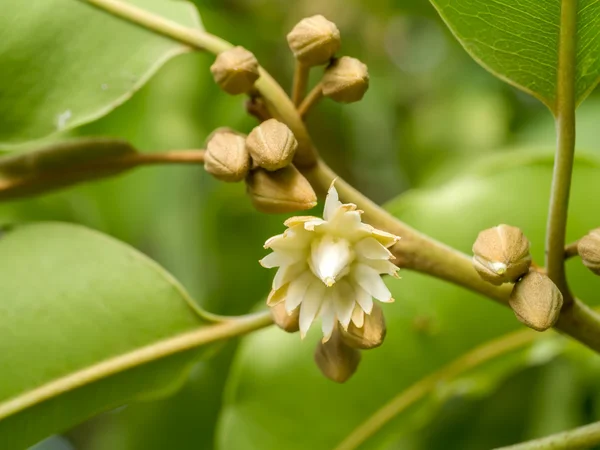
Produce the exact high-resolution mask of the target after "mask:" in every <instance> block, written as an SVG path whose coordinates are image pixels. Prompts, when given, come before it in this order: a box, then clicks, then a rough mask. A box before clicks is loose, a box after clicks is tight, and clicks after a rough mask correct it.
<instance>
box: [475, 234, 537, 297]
mask: <svg viewBox="0 0 600 450" xmlns="http://www.w3.org/2000/svg"><path fill="white" fill-rule="evenodd" d="M473 253H474V256H473V266H474V267H475V270H477V272H478V273H479V275H480V276H481V278H483V279H484V280H485V281H488V282H490V283H492V284H495V285H496V286H499V285H501V284H502V283H514V282H515V281H517V280H518V279H519V278H520V277H521V276H523V275H525V274H526V273H527V271H528V270H529V266H530V265H531V255H530V254H529V241H528V240H527V238H526V237H525V235H524V234H523V232H522V231H521V230H520V229H518V228H516V227H511V226H510V225H498V226H497V227H493V228H488V229H487V230H484V231H482V232H481V233H479V236H477V240H476V241H475V244H473Z"/></svg>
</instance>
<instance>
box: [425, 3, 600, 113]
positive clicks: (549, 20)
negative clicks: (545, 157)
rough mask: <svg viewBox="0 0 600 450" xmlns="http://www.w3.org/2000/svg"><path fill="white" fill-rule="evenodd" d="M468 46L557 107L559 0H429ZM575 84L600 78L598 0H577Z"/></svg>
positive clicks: (490, 66) (585, 90)
mask: <svg viewBox="0 0 600 450" xmlns="http://www.w3.org/2000/svg"><path fill="white" fill-rule="evenodd" d="M431 2H432V3H433V5H434V6H435V7H436V9H437V10H438V12H439V13H440V15H441V16H442V19H444V21H445V22H446V24H447V25H448V27H450V29H451V30H452V32H453V33H454V35H455V36H456V38H457V39H458V40H459V41H460V43H461V44H462V45H463V47H464V48H465V50H466V51H467V52H469V54H470V55H471V56H472V57H473V58H474V59H475V60H476V61H477V62H479V63H480V64H481V65H482V66H483V67H485V68H486V69H487V70H489V71H490V72H492V73H493V74H495V75H496V76H498V77H499V78H501V79H503V80H505V81H507V82H508V83H510V84H513V85H514V86H516V87H518V88H520V89H522V90H524V91H525V92H528V93H530V94H531V95H533V96H534V97H537V98H538V99H539V100H541V101H542V102H543V103H544V104H546V106H548V108H550V110H552V111H554V110H555V108H556V90H557V73H558V70H557V67H558V46H559V34H560V28H561V25H560V11H561V0H431ZM577 8H578V14H577V37H576V39H577V62H576V64H577V67H576V75H575V76H576V79H575V89H576V98H577V102H578V103H580V102H581V101H583V100H584V99H585V97H587V95H588V94H589V93H590V92H591V91H592V90H593V89H594V88H595V87H596V85H597V84H598V81H600V33H598V29H599V28H600V3H598V2H597V1H596V0H579V1H578V2H577Z"/></svg>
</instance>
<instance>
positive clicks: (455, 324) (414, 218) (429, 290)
mask: <svg viewBox="0 0 600 450" xmlns="http://www.w3.org/2000/svg"><path fill="white" fill-rule="evenodd" d="M523 155H524V153H522V152H521V153H519V157H517V156H516V155H514V154H505V155H502V156H498V157H496V158H492V159H491V160H490V162H489V163H488V164H487V165H484V166H482V165H480V167H479V168H478V170H477V172H476V173H474V174H473V173H472V172H473V170H472V168H469V167H467V168H466V169H465V172H466V173H471V174H470V175H462V176H460V177H458V178H456V179H455V180H454V181H453V182H451V183H449V184H447V185H445V186H442V187H440V188H437V189H432V190H429V191H416V192H412V193H409V194H408V195H406V196H403V197H401V198H400V199H399V200H398V201H395V202H393V203H392V204H391V205H390V207H389V208H390V210H391V211H392V212H393V213H394V214H395V215H397V216H399V217H401V218H402V219H403V220H405V221H406V222H407V223H409V224H410V225H411V226H413V227H415V228H416V229H418V230H420V231H422V232H424V233H427V234H429V235H431V236H433V237H434V238H437V239H439V240H441V241H442V242H445V243H448V244H450V245H452V246H454V247H456V248H458V249H459V250H461V251H463V252H467V253H468V252H469V251H470V248H471V246H472V243H473V241H474V240H475V238H476V236H477V233H478V232H479V231H480V230H482V229H484V228H487V227H490V226H493V225H497V224H498V223H508V224H512V225H515V226H519V227H521V228H522V229H523V230H524V232H525V234H526V235H527V236H528V238H529V239H530V240H531V241H532V253H533V255H534V259H537V260H538V261H539V260H541V258H542V256H543V244H544V239H543V236H544V233H545V221H546V214H547V211H546V207H547V204H548V194H549V186H550V180H551V174H552V158H551V157H547V156H544V155H541V156H540V155H538V154H534V155H532V156H531V157H529V158H525V160H523ZM598 189H600V164H599V163H598V162H597V161H595V160H590V159H586V158H579V159H578V160H577V162H576V166H575V176H574V184H573V190H572V207H571V220H570V222H569V230H568V239H575V238H576V237H579V236H581V235H582V234H583V233H585V232H586V231H587V230H589V229H591V228H593V227H594V226H595V225H597V224H598V223H600V211H599V210H597V209H593V208H590V207H589V192H590V191H592V192H594V191H596V190H598ZM359 206H360V205H359ZM568 269H569V280H570V282H571V285H572V286H573V288H574V290H575V292H576V293H577V294H578V295H580V296H581V297H582V298H584V299H586V300H589V301H590V302H592V301H598V300H597V299H596V298H595V297H596V295H597V294H596V293H597V291H598V289H599V286H600V280H598V279H597V278H595V277H594V276H593V275H591V274H589V273H587V271H586V269H585V267H583V266H582V265H581V264H574V265H572V266H570V267H569V268H568ZM388 284H389V286H390V288H391V289H392V293H393V295H394V297H395V298H396V299H397V302H396V303H395V304H393V305H389V306H388V305H384V308H385V310H384V312H385V314H386V320H387V324H388V326H387V329H388V335H387V338H386V342H385V343H384V344H383V346H382V347H380V348H378V349H375V350H371V351H367V352H364V353H363V361H362V363H361V366H360V367H359V370H358V372H357V374H356V375H355V376H354V377H353V378H352V379H351V380H350V381H349V382H348V383H347V384H345V385H335V384H333V383H332V382H330V381H329V380H327V379H325V378H324V377H323V376H322V375H321V374H320V373H319V371H318V369H317V368H316V367H315V365H314V362H313V358H312V353H313V350H314V345H315V343H316V342H317V340H318V338H319V336H318V334H319V333H318V332H314V333H312V334H311V335H309V337H308V338H307V339H305V340H304V341H300V339H299V338H298V336H296V335H287V334H284V333H281V332H280V331H279V330H277V329H271V330H265V331H261V332H258V333H255V334H254V335H252V336H249V337H247V338H246V339H245V340H244V342H243V343H242V346H241V348H240V351H239V353H238V355H237V357H236V361H235V364H234V368H233V371H232V373H231V375H230V379H229V382H228V389H227V395H226V405H225V407H224V410H223V413H222V416H221V420H220V428H219V445H220V447H219V448H220V449H222V450H225V449H248V448H260V449H261V450H267V449H271V448H273V449H275V448H280V447H281V445H283V444H285V445H286V448H287V449H290V450H293V449H301V448H304V447H305V446H306V444H307V438H306V433H307V430H312V431H314V433H313V434H312V435H311V441H310V445H311V448H313V449H315V450H316V449H331V448H333V447H334V446H335V445H336V444H338V443H339V442H340V441H341V440H342V439H343V438H344V437H345V436H347V435H348V433H349V432H350V431H352V430H353V429H354V428H355V427H356V426H357V425H358V424H360V423H362V422H363V421H364V420H365V419H366V418H367V417H368V416H370V415H371V414H372V413H373V412H374V411H375V410H377V409H378V408H379V407H381V406H382V405H383V404H384V403H386V402H387V401H388V400H389V399H390V398H391V397H392V396H394V395H396V394H398V393H399V392H400V391H402V390H404V389H406V388H407V387H408V386H410V385H411V384H413V383H414V382H416V381H417V380H419V379H421V378H422V377H423V376H426V375H428V374H430V373H432V372H433V371H435V370H437V369H439V368H440V367H441V366H443V365H445V364H447V363H448V362H450V361H451V360H453V359H455V358H456V357H458V356H459V355H461V354H463V353H464V352H466V351H468V350H470V349H472V348H474V347H475V346H476V345H478V344H480V343H481V342H484V341H486V340H488V339H491V338H493V337H496V336H498V335H500V334H503V333H505V332H507V331H510V330H512V329H515V328H518V327H519V326H520V325H519V324H518V322H517V320H516V319H515V318H514V315H513V313H512V312H511V311H510V310H509V309H507V308H503V307H501V306H499V305H497V304H495V303H494V302H492V301H489V300H487V299H484V298H481V297H480V296H478V295H476V294H474V293H472V292H469V291H466V290H464V289H462V288H459V287H457V286H454V285H451V284H448V283H445V282H443V281H440V280H436V279H432V278H431V277H428V276H425V275H421V274H418V273H414V272H408V271H405V272H403V273H402V279H401V280H390V281H389V283H388ZM523 361H526V359H523ZM406 420H407V416H406V415H401V416H399V417H398V418H396V419H395V420H394V421H392V422H391V423H390V425H389V426H388V427H386V430H392V431H391V432H393V430H394V429H395V428H398V427H401V426H402V424H404V423H405V422H406ZM317 430H318V431H317ZM388 432H389V431H388ZM313 437H314V438H313ZM499 438H501V436H498V435H489V436H487V439H488V441H487V443H486V447H493V446H494V445H497V444H499V443H500V444H501V443H502V442H498V439H499ZM365 448H370V447H369V443H368V442H367V444H365Z"/></svg>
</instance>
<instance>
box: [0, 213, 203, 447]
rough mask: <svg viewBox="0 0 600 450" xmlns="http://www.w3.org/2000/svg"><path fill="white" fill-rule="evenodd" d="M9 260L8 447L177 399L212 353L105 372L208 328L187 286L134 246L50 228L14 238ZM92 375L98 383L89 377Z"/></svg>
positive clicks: (5, 272)
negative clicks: (193, 369)
mask: <svg viewBox="0 0 600 450" xmlns="http://www.w3.org/2000/svg"><path fill="white" fill-rule="evenodd" d="M0 254H2V255H3V258H2V259H0V298H1V299H2V301H1V302H0V355H2V356H1V358H2V364H1V366H2V371H1V372H0V419H1V420H0V442H2V446H3V447H4V448H14V449H16V448H24V447H26V446H28V445H30V444H33V443H35V442H36V441H38V440H40V439H41V438H44V437H46V436H47V435H49V434H51V433H54V432H59V431H62V430H65V429H67V428H69V427H70V426H72V425H74V424H76V423H78V422H81V421H82V420H84V419H86V418H88V417H91V416H93V415H95V414H97V413H98V412H101V411H103V410H107V409H109V408H113V407H116V406H119V405H122V404H124V403H127V402H131V401H134V400H138V399H141V398H148V397H154V396H159V395H164V394H167V393H169V392H171V391H172V390H173V389H175V388H176V387H177V386H178V385H179V384H180V383H181V382H182V381H183V379H184V378H185V376H186V374H187V371H188V369H189V367H190V365H191V363H192V362H193V361H194V359H196V358H197V357H198V356H199V354H200V353H201V352H202V350H190V351H187V352H183V353H179V354H176V355H171V356H168V357H163V358H162V359H160V360H150V362H146V363H145V364H139V365H137V366H135V367H133V368H130V369H129V370H117V371H114V373H113V374H112V375H111V374H110V373H108V372H102V370H100V369H99V367H98V364H99V363H101V362H104V361H106V360H109V359H110V358H114V357H116V356H119V355H124V354H128V353H129V352H132V351H134V350H136V349H139V348H140V347H146V346H150V345H151V344H154V343H157V342H159V341H162V340H164V339H167V338H169V337H173V336H176V335H179V334H181V333H184V332H186V331H190V330H195V329H199V328H200V327H202V325H203V324H205V323H206V322H205V321H204V320H203V319H202V318H201V317H200V315H199V313H201V311H199V310H198V309H197V307H196V306H195V305H194V304H193V303H192V302H191V300H190V299H189V298H188V296H187V294H186V293H185V291H184V290H183V289H182V287H181V286H180V285H179V284H178V283H177V282H176V281H175V280H174V279H173V278H172V277H171V276H170V275H169V274H168V273H166V272H164V271H163V270H162V269H161V268H160V267H159V266H158V265H156V264H155V263H154V262H152V261H150V260H149V259H148V258H146V257H145V256H143V255H141V254H140V253H138V252H137V251H135V250H134V249H132V248H130V247H129V246H126V245H124V244H121V243H119V242H117V241H115V240H113V239H112V238H109V237H107V236H104V235H101V234H99V233H97V232H95V231H91V230H89V229H86V228H83V227H80V226H76V225H68V224H61V223H40V224H35V225H24V226H17V227H15V228H13V229H9V230H8V231H6V232H5V233H4V234H3V235H2V237H1V238H0ZM84 370H87V371H88V372H89V371H92V373H93V374H96V375H97V376H96V378H94V377H92V378H91V379H90V378H89V377H88V378H85V377H83V375H82V373H83V372H82V371H84ZM88 375H89V373H88ZM68 377H70V378H68ZM67 378H68V380H70V381H69V382H68V383H67V381H68V380H67ZM78 383H80V384H78Z"/></svg>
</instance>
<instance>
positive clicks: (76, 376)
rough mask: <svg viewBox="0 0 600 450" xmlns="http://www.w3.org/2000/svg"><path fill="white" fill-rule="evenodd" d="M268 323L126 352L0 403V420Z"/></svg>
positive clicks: (228, 326)
mask: <svg viewBox="0 0 600 450" xmlns="http://www.w3.org/2000/svg"><path fill="white" fill-rule="evenodd" d="M272 323H273V318H272V316H271V312H270V311H265V312H263V313H258V314H254V315H249V316H245V317H243V318H239V319H236V320H230V321H227V322H222V323H219V324H216V325H210V326H205V327H201V328H198V329H197V330H193V331H189V332H187V333H183V334H179V335H177V336H173V337H170V338H167V339H164V340H162V341H158V342H155V343H153V344H150V345H147V346H145V347H140V348H137V349H135V350H133V351H131V352H129V353H125V354H123V355H119V356H115V357H114V358H111V359H107V360H105V361H102V362H99V363H98V364H95V365H93V366H89V367H86V368H83V369H81V370H79V371H76V372H73V373H70V374H68V375H65V376H63V377H61V378H57V379H55V380H53V381H50V382H49V383H46V384H44V385H41V386H39V387H37V388H35V389H31V390H29V391H27V392H25V393H23V394H21V395H18V396H16V397H13V398H11V399H8V400H6V401H3V402H1V403H0V420H2V419H4V418H5V417H8V416H11V415H13V414H16V413H18V412H20V411H23V410H24V409H27V408H30V407H32V406H34V405H36V404H38V403H41V402H43V401H45V400H49V399H51V398H53V397H56V396H57V395H60V394H64V393H66V392H70V391H72V390H74V389H77V388H80V387H82V386H85V385H87V384H90V383H93V382H95V381H98V380H101V379H104V378H106V377H108V376H111V375H115V374H117V373H121V372H123V371H125V370H128V369H132V368H134V367H138V366H140V365H142V364H148V363H151V362H153V361H156V360H157V359H162V358H165V357H167V356H171V355H175V354H179V353H182V352H185V351H188V350H192V349H195V348H198V347H200V346H202V345H205V344H208V343H211V342H216V341H219V340H223V339H228V338H231V337H235V336H239V335H243V334H247V333H249V332H251V331H254V330H259V329H261V328H264V327H267V326H269V325H271V324H272Z"/></svg>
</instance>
